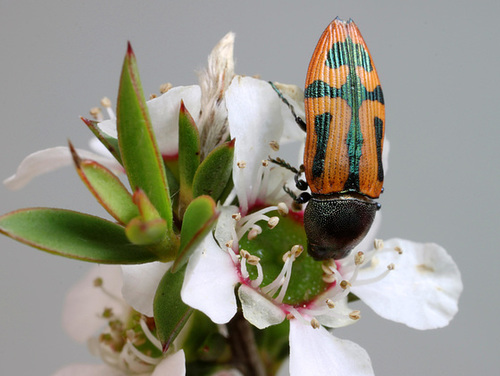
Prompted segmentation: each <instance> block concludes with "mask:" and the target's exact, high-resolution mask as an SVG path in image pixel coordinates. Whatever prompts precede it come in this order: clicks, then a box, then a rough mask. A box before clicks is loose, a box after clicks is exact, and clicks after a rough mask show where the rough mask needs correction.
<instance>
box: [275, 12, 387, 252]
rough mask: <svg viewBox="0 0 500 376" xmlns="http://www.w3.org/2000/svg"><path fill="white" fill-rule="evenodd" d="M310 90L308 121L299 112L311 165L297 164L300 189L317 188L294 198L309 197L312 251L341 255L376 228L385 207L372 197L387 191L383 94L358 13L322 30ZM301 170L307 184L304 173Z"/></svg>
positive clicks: (306, 158)
mask: <svg viewBox="0 0 500 376" xmlns="http://www.w3.org/2000/svg"><path fill="white" fill-rule="evenodd" d="M273 87H274V86H273ZM275 90H277V89H276V88H275ZM279 95H280V97H281V98H282V99H283V100H284V101H285V103H286V104H287V105H289V107H291V106H290V104H289V103H288V102H287V101H286V99H284V97H283V96H282V94H281V93H279ZM304 95H305V112H306V122H305V123H304V121H303V120H302V119H300V118H299V117H297V116H295V118H296V120H297V122H298V123H299V125H300V126H301V127H302V129H304V130H305V131H306V134H307V136H306V146H305V152H304V166H303V168H302V169H301V171H297V170H295V172H297V175H296V179H295V181H296V183H297V187H298V188H299V189H302V190H305V189H307V186H309V187H310V189H311V194H309V193H307V192H304V193H302V194H301V195H300V196H298V197H295V198H296V201H297V202H299V203H304V202H308V204H307V207H306V209H305V212H304V226H305V231H306V234H307V239H308V243H309V244H308V251H309V254H310V255H311V256H312V257H313V258H315V259H317V260H325V259H330V258H333V259H341V258H343V257H345V256H347V254H348V253H349V252H350V251H351V250H352V249H353V248H354V247H355V246H356V245H357V244H358V243H359V242H360V241H361V240H362V239H363V238H364V237H365V235H366V233H367V232H368V230H369V229H370V227H371V225H372V222H373V220H374V218H375V213H376V211H377V210H378V209H379V208H380V204H378V203H376V202H374V201H373V199H376V198H378V197H379V196H380V193H381V192H382V185H383V181H384V170H383V166H382V147H383V140H384V130H385V109H384V107H385V106H384V97H383V94H382V89H381V87H380V81H379V78H378V75H377V72H376V70H375V66H374V65H373V61H372V58H371V55H370V52H369V51H368V48H367V46H366V43H365V41H364V40H363V37H362V36H361V33H360V32H359V30H358V28H357V26H356V25H355V24H354V22H353V21H352V20H349V21H342V20H340V19H338V18H337V19H335V20H333V21H332V23H331V24H330V25H329V26H328V27H327V28H326V30H325V31H324V32H323V35H322V36H321V38H320V40H319V42H318V45H317V46H316V49H315V50H314V53H313V56H312V58H311V62H310V63H309V69H308V71H307V78H306V87H305V92H304ZM291 108H292V107H291ZM292 111H293V108H292ZM294 115H295V113H294ZM280 164H282V165H283V163H280ZM302 171H304V172H305V176H306V180H307V184H306V182H304V181H303V180H300V179H299V178H298V176H299V174H300V172H302Z"/></svg>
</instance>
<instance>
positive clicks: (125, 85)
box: [116, 44, 173, 232]
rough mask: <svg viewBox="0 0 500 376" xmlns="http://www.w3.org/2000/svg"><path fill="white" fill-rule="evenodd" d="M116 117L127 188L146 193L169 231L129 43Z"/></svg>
mask: <svg viewBox="0 0 500 376" xmlns="http://www.w3.org/2000/svg"><path fill="white" fill-rule="evenodd" d="M116 116H117V120H116V122H117V129H118V143H119V147H120V154H121V157H122V160H123V166H124V167H125V170H126V172H127V176H128V179H129V182H130V185H131V187H132V189H133V190H134V191H135V190H136V189H137V188H141V189H142V190H143V191H144V192H145V193H146V195H147V196H148V197H149V199H150V200H151V202H152V203H153V205H154V206H155V208H156V209H157V210H158V212H159V213H160V215H161V217H162V218H163V219H165V220H166V221H167V227H168V229H169V231H170V232H172V229H173V223H172V207H171V203H170V195H169V192H168V184H167V178H166V175H165V170H164V167H163V160H162V158H161V155H160V153H159V151H158V146H157V143H156V138H155V136H154V133H153V128H152V125H151V119H150V117H149V112H148V107H147V105H146V101H145V99H144V94H143V92H142V86H141V81H140V78H139V72H138V69H137V62H136V59H135V56H134V53H133V51H132V48H131V47H130V44H129V45H128V50H127V54H126V55H125V61H124V62H123V70H122V75H121V79H120V89H119V90H118V105H117V109H116Z"/></svg>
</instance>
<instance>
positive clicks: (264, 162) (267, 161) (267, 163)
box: [262, 159, 269, 167]
mask: <svg viewBox="0 0 500 376" xmlns="http://www.w3.org/2000/svg"><path fill="white" fill-rule="evenodd" d="M262 166H263V167H267V166H269V160H267V159H263V160H262Z"/></svg>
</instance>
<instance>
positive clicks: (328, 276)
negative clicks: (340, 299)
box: [321, 273, 337, 283]
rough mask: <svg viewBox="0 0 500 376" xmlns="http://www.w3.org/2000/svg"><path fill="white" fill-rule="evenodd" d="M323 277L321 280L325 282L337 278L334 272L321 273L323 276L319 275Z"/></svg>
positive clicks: (331, 281)
mask: <svg viewBox="0 0 500 376" xmlns="http://www.w3.org/2000/svg"><path fill="white" fill-rule="evenodd" d="M321 278H322V279H323V282H325V283H333V282H335V281H336V280H337V278H336V277H335V274H333V273H332V274H323V276H322V277H321Z"/></svg>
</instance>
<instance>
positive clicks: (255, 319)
mask: <svg viewBox="0 0 500 376" xmlns="http://www.w3.org/2000/svg"><path fill="white" fill-rule="evenodd" d="M238 296H239V298H240V302H241V308H242V309H243V316H245V319H246V320H247V321H248V322H249V323H250V324H252V325H254V326H255V327H257V328H259V329H264V328H267V327H268V326H271V325H276V324H279V323H281V322H282V321H283V320H284V319H285V317H286V315H285V313H284V312H283V311H282V310H281V309H280V308H278V307H277V306H276V305H274V303H272V302H271V301H269V300H268V299H266V298H265V297H264V296H262V295H261V294H259V293H258V292H257V291H255V290H254V289H252V288H251V287H249V286H247V285H241V286H240V288H239V289H238Z"/></svg>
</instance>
